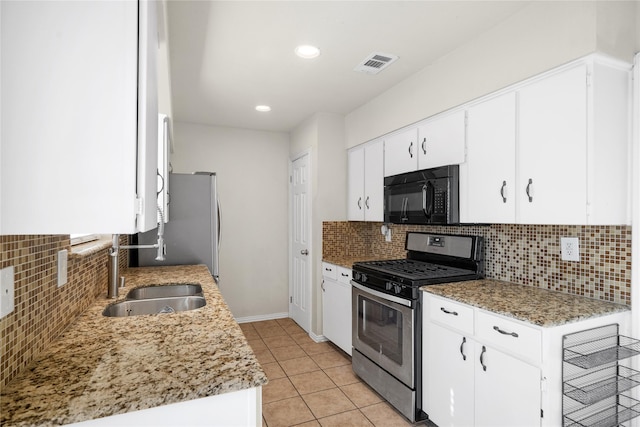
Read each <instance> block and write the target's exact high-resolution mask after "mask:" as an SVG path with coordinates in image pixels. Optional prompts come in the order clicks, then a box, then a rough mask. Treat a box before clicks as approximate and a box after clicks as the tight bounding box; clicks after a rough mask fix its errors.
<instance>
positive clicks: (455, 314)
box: [440, 307, 458, 316]
mask: <svg viewBox="0 0 640 427" xmlns="http://www.w3.org/2000/svg"><path fill="white" fill-rule="evenodd" d="M440 311H442V312H443V313H446V314H453V315H454V316H457V315H458V312H457V311H449V310H447V309H446V308H444V307H440Z"/></svg>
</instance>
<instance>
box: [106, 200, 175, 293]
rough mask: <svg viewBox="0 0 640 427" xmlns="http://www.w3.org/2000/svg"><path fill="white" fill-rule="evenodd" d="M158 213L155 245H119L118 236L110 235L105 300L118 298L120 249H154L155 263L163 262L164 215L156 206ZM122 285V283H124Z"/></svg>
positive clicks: (164, 248) (165, 249)
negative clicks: (158, 219) (155, 251)
mask: <svg viewBox="0 0 640 427" xmlns="http://www.w3.org/2000/svg"><path fill="white" fill-rule="evenodd" d="M158 212H159V213H160V223H159V224H158V241H157V242H156V243H155V244H153V245H120V235H119V234H113V235H112V237H111V238H112V242H111V248H110V249H109V280H108V286H107V298H117V297H118V277H119V275H120V274H119V268H120V266H119V262H118V257H119V255H120V254H119V252H120V249H156V250H157V254H156V261H164V256H165V254H166V253H167V248H166V245H165V244H164V214H163V212H162V209H160V206H158ZM122 283H124V281H123V282H122ZM123 286H124V285H123Z"/></svg>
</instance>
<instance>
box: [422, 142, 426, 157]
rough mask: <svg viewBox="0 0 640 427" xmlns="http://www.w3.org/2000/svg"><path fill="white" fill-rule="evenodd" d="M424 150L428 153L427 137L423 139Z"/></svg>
mask: <svg viewBox="0 0 640 427" xmlns="http://www.w3.org/2000/svg"><path fill="white" fill-rule="evenodd" d="M422 152H423V153H424V154H427V138H424V139H423V140H422Z"/></svg>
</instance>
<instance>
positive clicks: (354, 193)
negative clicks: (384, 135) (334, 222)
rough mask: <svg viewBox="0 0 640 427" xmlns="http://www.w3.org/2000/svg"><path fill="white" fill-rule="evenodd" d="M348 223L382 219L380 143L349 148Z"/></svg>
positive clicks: (382, 188)
mask: <svg viewBox="0 0 640 427" xmlns="http://www.w3.org/2000/svg"><path fill="white" fill-rule="evenodd" d="M347 158H348V168H349V169H348V186H349V188H348V196H347V198H348V200H347V218H348V219H349V221H378V222H381V221H383V219H384V176H383V172H382V169H383V162H384V160H383V146H382V140H377V141H373V142H370V143H368V144H364V145H361V146H358V147H355V148H352V149H351V150H349V152H348V157H347Z"/></svg>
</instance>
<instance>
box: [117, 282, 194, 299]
mask: <svg viewBox="0 0 640 427" xmlns="http://www.w3.org/2000/svg"><path fill="white" fill-rule="evenodd" d="M183 296H202V286H200V285H198V284H197V283H176V284H171V285H149V286H143V287H141V288H136V289H132V290H130V291H129V293H127V297H126V298H125V299H127V300H141V299H148V298H166V297H183Z"/></svg>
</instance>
